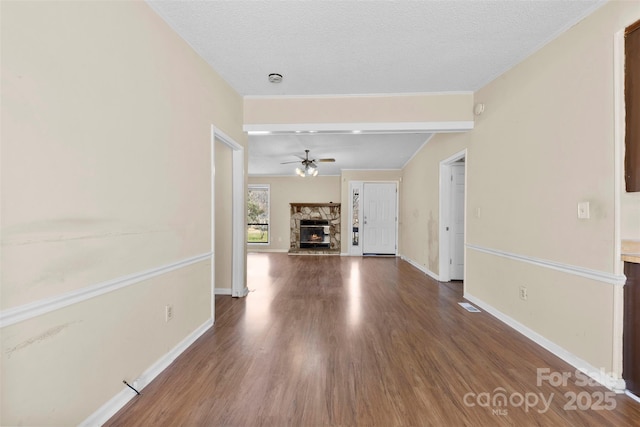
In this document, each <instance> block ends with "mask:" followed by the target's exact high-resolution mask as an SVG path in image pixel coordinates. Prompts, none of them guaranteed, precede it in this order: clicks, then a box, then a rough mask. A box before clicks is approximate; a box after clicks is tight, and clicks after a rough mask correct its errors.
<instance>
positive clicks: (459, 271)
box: [438, 149, 467, 282]
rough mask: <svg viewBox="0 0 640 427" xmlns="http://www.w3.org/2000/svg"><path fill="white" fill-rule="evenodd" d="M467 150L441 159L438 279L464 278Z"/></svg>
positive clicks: (445, 280)
mask: <svg viewBox="0 0 640 427" xmlns="http://www.w3.org/2000/svg"><path fill="white" fill-rule="evenodd" d="M466 157H467V150H466V149H465V150H463V151H461V152H458V153H456V154H454V155H453V156H451V157H449V158H447V159H445V160H443V161H441V162H440V201H439V204H440V215H439V216H440V226H439V228H440V232H439V259H440V262H439V272H438V276H439V278H440V281H442V282H449V281H451V280H464V264H465V263H464V258H465V240H466V239H465V231H466V214H465V205H466V198H467V197H466V194H467V191H466V171H467V161H466Z"/></svg>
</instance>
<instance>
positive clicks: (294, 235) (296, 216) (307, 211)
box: [289, 202, 340, 254]
mask: <svg viewBox="0 0 640 427" xmlns="http://www.w3.org/2000/svg"><path fill="white" fill-rule="evenodd" d="M289 205H290V206H291V245H290V249H289V253H290V254H300V253H313V254H339V253H340V203H333V202H329V203H289ZM310 219H323V220H327V221H328V224H329V235H330V242H331V243H330V247H329V248H326V249H322V248H320V249H315V248H300V221H302V220H310Z"/></svg>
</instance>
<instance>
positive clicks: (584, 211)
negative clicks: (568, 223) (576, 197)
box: [578, 202, 590, 219]
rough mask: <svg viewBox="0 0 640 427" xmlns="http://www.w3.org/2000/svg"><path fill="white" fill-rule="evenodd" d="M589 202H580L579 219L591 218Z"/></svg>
mask: <svg viewBox="0 0 640 427" xmlns="http://www.w3.org/2000/svg"><path fill="white" fill-rule="evenodd" d="M589 218H590V214H589V202H579V203H578V219H589Z"/></svg>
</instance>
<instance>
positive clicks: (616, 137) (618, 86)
mask: <svg viewBox="0 0 640 427" xmlns="http://www.w3.org/2000/svg"><path fill="white" fill-rule="evenodd" d="M624 33H625V29H624V28H623V29H621V30H620V31H618V32H617V33H616V34H614V37H613V120H614V125H613V147H614V148H613V178H614V179H613V254H612V255H613V272H614V274H616V275H623V274H624V266H623V265H624V263H623V262H622V225H621V222H622V219H621V216H622V192H623V191H624V189H625V179H624V167H623V157H624V155H623V152H624V146H625V141H624V140H625V135H626V123H625V115H626V106H625V99H624V82H625V77H624V65H625V55H624V53H625V42H624ZM612 329H613V331H612V335H613V337H612V340H613V351H612V352H613V354H612V360H613V369H614V371H615V372H622V369H623V347H624V337H623V333H624V291H623V290H622V289H620V290H617V292H614V294H613V325H612Z"/></svg>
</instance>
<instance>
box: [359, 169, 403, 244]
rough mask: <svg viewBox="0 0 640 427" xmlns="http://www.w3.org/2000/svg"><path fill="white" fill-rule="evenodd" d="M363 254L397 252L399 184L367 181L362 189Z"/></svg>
mask: <svg viewBox="0 0 640 427" xmlns="http://www.w3.org/2000/svg"><path fill="white" fill-rule="evenodd" d="M362 193H363V194H362V214H363V218H362V219H363V224H362V229H363V230H362V231H363V236H362V252H363V254H381V255H395V254H396V212H397V200H398V193H397V186H396V183H395V182H383V183H377V182H365V183H364V186H363V191H362Z"/></svg>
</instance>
